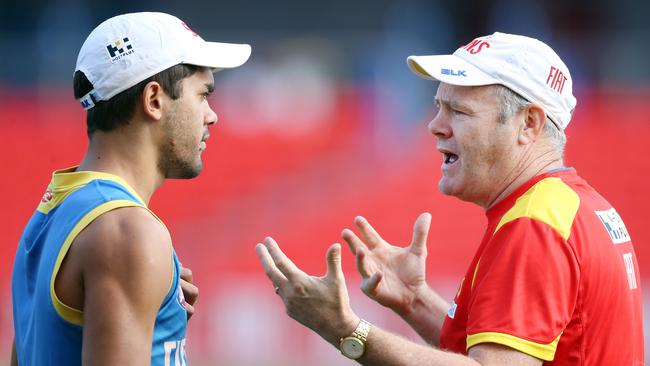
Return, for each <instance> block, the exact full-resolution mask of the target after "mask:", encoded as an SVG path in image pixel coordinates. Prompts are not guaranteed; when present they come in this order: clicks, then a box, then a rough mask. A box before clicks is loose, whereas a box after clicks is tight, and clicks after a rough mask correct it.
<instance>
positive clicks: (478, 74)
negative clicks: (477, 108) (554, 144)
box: [407, 32, 576, 130]
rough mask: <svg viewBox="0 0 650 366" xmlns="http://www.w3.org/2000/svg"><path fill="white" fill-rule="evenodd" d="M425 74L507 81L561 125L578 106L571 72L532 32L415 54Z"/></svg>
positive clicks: (449, 79)
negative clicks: (445, 52) (449, 50)
mask: <svg viewBox="0 0 650 366" xmlns="http://www.w3.org/2000/svg"><path fill="white" fill-rule="evenodd" d="M407 63H408V65H409V67H410V68H411V70H412V71H413V72H414V73H415V74H417V75H418V76H420V77H423V78H425V79H430V80H439V81H441V82H443V83H447V84H452V85H467V86H479V85H491V84H501V85H504V86H506V87H508V88H510V89H511V90H512V91H514V92H516V93H517V94H519V95H521V96H522V97H524V98H525V99H526V100H528V101H529V102H533V103H538V104H540V105H541V106H542V107H543V108H544V110H545V112H546V114H547V115H548V117H549V118H550V119H551V121H553V123H555V125H556V126H558V127H559V128H560V129H561V130H563V129H564V128H566V126H567V125H568V124H569V121H570V120H571V114H572V111H573V109H574V108H575V106H576V98H575V97H574V96H573V90H572V89H573V81H572V80H571V74H569V69H568V68H567V67H566V65H565V64H564V62H562V60H561V59H560V57H559V56H558V55H557V54H556V53H555V51H553V50H552V49H551V48H550V47H549V46H547V45H546V44H545V43H543V42H541V41H539V40H537V39H534V38H529V37H524V36H518V35H513V34H506V33H499V32H497V33H494V34H492V35H489V36H484V37H479V38H476V39H475V40H473V41H472V42H470V43H469V44H467V45H465V46H463V47H461V48H459V49H457V50H456V52H454V53H453V54H452V55H432V56H409V57H408V59H407Z"/></svg>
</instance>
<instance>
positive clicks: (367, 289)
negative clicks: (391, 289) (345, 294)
mask: <svg viewBox="0 0 650 366" xmlns="http://www.w3.org/2000/svg"><path fill="white" fill-rule="evenodd" d="M383 277H384V275H383V274H382V273H381V272H375V273H374V274H373V275H372V276H370V278H368V279H367V280H365V279H364V280H363V281H362V282H361V291H363V293H364V294H366V295H368V296H370V297H373V296H374V295H375V294H376V293H377V287H378V286H379V282H381V279H382V278H383Z"/></svg>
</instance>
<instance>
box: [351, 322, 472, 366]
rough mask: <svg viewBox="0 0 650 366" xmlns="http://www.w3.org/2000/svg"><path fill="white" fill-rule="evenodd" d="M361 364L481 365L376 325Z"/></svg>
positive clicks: (385, 365) (381, 365)
mask: <svg viewBox="0 0 650 366" xmlns="http://www.w3.org/2000/svg"><path fill="white" fill-rule="evenodd" d="M358 361H359V362H360V363H361V364H362V365H366V366H407V365H418V366H419V365H429V366H437V365H445V366H447V365H452V366H479V365H480V364H479V363H478V362H477V361H475V360H473V359H471V358H469V357H467V356H464V355H461V354H458V353H450V352H445V351H442V350H440V349H438V348H434V347H430V346H426V345H422V344H416V343H413V342H411V341H408V340H406V339H404V338H402V337H399V336H397V335H394V334H391V333H388V332H386V331H384V330H382V329H380V328H378V327H376V326H373V327H372V329H371V330H370V333H369V334H368V340H367V343H366V352H365V354H364V355H363V356H362V357H361V358H360V359H359V360H358Z"/></svg>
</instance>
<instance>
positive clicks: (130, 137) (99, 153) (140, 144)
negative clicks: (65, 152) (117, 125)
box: [77, 131, 164, 205]
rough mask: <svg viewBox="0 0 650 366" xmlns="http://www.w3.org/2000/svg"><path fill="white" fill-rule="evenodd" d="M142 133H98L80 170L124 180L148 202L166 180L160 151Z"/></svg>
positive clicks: (92, 140) (90, 143)
mask: <svg viewBox="0 0 650 366" xmlns="http://www.w3.org/2000/svg"><path fill="white" fill-rule="evenodd" d="M143 137H144V136H143V134H138V133H132V131H129V132H128V133H126V132H125V131H112V132H103V131H96V132H95V133H94V134H93V136H92V138H91V139H90V142H89V144H88V150H86V154H85V155H84V157H83V160H82V161H81V163H80V164H79V168H78V169H77V170H79V171H98V172H105V173H110V174H114V175H117V176H119V177H120V178H122V179H124V180H125V181H126V182H127V183H128V184H129V185H130V186H131V187H132V188H133V189H134V190H135V191H136V192H137V193H138V194H139V195H140V197H141V198H142V199H143V200H144V201H145V202H144V203H145V204H146V205H148V204H149V200H150V199H151V196H152V195H153V193H154V192H155V191H156V190H157V189H158V187H160V186H161V185H162V183H163V181H164V176H163V175H162V174H161V173H160V171H159V169H158V165H157V164H156V162H157V158H158V152H157V151H156V149H155V148H154V145H153V144H151V143H150V142H148V141H147V139H145V138H143Z"/></svg>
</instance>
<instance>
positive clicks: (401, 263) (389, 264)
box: [341, 213, 449, 346]
mask: <svg viewBox="0 0 650 366" xmlns="http://www.w3.org/2000/svg"><path fill="white" fill-rule="evenodd" d="M354 222H355V225H356V227H357V230H358V232H359V236H357V235H356V234H355V233H354V232H353V231H352V230H349V229H345V230H343V232H342V233H341V236H342V237H343V239H344V240H345V241H346V242H347V243H348V246H349V247H350V250H351V251H352V253H353V254H355V256H356V259H357V270H358V271H359V273H360V274H361V278H362V282H361V290H362V291H363V292H364V293H365V294H366V295H368V297H370V298H371V299H373V300H375V301H376V302H378V303H379V304H381V305H383V306H385V307H388V308H390V309H391V310H393V311H395V312H396V313H397V314H398V315H399V316H401V317H402V319H404V320H405V321H406V322H407V323H408V324H409V325H410V326H411V327H412V328H413V329H414V330H415V331H416V332H417V333H418V334H419V335H420V337H422V339H424V340H425V341H426V342H427V343H429V344H432V345H436V346H437V345H439V344H440V331H441V329H442V323H443V321H444V319H445V316H446V314H447V311H448V310H449V303H447V301H445V300H444V299H443V298H442V297H440V296H439V295H438V294H437V293H436V292H435V291H433V290H432V289H431V288H430V287H429V285H428V284H427V283H426V280H425V274H426V258H427V234H428V231H429V225H430V223H431V215H430V214H428V213H424V214H422V215H420V216H419V217H418V219H417V220H416V222H415V225H414V226H413V239H412V241H411V243H410V244H409V245H408V246H406V247H399V246H394V245H391V244H390V243H388V242H386V241H385V240H384V239H382V237H381V236H380V235H379V234H378V233H377V231H375V229H374V228H373V227H372V226H371V225H370V223H368V221H367V220H366V219H365V218H363V217H357V218H355V220H354Z"/></svg>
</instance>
